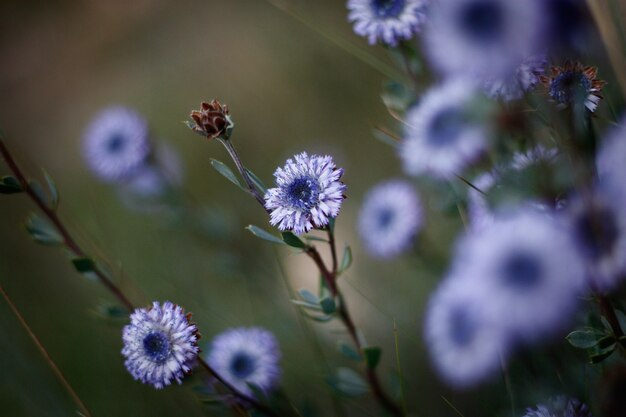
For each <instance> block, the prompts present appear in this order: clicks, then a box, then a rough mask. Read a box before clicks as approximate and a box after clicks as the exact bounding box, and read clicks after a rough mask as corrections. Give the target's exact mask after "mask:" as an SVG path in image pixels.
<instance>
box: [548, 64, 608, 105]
mask: <svg viewBox="0 0 626 417" xmlns="http://www.w3.org/2000/svg"><path fill="white" fill-rule="evenodd" d="M597 75H598V69H597V68H594V67H585V66H583V65H582V64H581V63H580V62H571V61H567V62H566V63H565V64H564V65H563V66H562V67H559V66H553V67H551V68H550V73H549V75H543V76H541V82H542V83H543V84H544V86H545V88H546V89H547V92H548V95H549V96H550V97H551V98H552V99H553V100H554V101H556V102H557V104H558V106H559V107H560V108H565V107H568V106H576V105H577V104H578V105H583V104H584V106H585V107H586V108H587V109H588V110H589V111H590V112H594V111H595V110H596V108H597V107H598V103H599V102H600V99H601V98H602V96H601V95H600V90H602V87H604V85H605V84H606V82H605V81H602V80H599V79H596V77H597Z"/></svg>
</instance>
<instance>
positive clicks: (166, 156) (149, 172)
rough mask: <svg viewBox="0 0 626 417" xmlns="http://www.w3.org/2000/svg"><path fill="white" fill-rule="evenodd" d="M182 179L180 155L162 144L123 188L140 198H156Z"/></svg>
mask: <svg viewBox="0 0 626 417" xmlns="http://www.w3.org/2000/svg"><path fill="white" fill-rule="evenodd" d="M182 179H183V167H182V162H181V160H180V156H179V155H178V153H177V152H176V151H175V150H174V149H173V148H172V147H171V146H169V145H166V144H162V145H160V146H158V147H157V148H156V151H155V152H154V153H153V155H152V157H151V158H150V159H149V160H147V161H146V163H145V164H144V165H143V166H142V167H140V168H139V169H138V170H137V172H136V173H135V174H134V175H133V176H132V177H130V178H129V179H128V181H127V182H126V183H125V184H123V185H124V186H123V190H124V191H125V192H129V193H131V194H133V195H135V196H138V197H141V198H157V197H161V196H163V195H164V194H165V193H166V192H167V191H168V189H170V188H172V187H174V186H177V185H180V183H181V182H182Z"/></svg>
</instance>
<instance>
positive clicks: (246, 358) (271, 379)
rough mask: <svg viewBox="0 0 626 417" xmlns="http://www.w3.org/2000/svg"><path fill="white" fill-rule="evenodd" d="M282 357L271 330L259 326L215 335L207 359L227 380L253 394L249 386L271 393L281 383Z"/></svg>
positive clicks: (245, 392)
mask: <svg viewBox="0 0 626 417" xmlns="http://www.w3.org/2000/svg"><path fill="white" fill-rule="evenodd" d="M280 356H281V354H280V349H279V346H278V342H277V341H276V338H275V337H274V335H273V334H272V333H271V332H269V331H267V330H265V329H262V328H259V327H250V328H246V327H239V328H235V329H230V330H227V331H225V332H223V333H221V334H219V335H218V336H216V337H215V338H214V339H213V342H212V343H211V348H210V351H209V352H208V355H207V358H206V359H207V362H208V363H209V365H211V367H212V368H213V369H214V370H215V371H216V372H217V373H218V374H219V375H220V376H221V377H222V378H224V379H225V380H226V381H227V382H228V383H230V384H231V385H233V386H234V387H235V388H236V389H237V390H239V391H241V392H242V393H244V394H246V395H248V396H249V397H253V396H254V393H253V391H252V389H250V386H249V385H253V386H255V387H257V388H258V389H260V390H261V391H263V392H264V393H268V392H269V391H271V390H272V389H274V388H275V387H276V385H277V384H278V380H279V378H280V366H279V361H280Z"/></svg>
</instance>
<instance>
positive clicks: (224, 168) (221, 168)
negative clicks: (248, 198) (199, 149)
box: [211, 158, 248, 192]
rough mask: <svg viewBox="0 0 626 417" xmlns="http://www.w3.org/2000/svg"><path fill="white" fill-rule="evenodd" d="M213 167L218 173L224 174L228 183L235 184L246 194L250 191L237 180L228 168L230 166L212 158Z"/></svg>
mask: <svg viewBox="0 0 626 417" xmlns="http://www.w3.org/2000/svg"><path fill="white" fill-rule="evenodd" d="M211 165H212V166H213V168H215V170H216V171H217V172H219V173H220V174H222V176H224V177H225V178H226V179H227V180H228V181H230V182H232V183H233V184H235V185H236V186H237V187H239V188H241V189H242V190H244V191H246V192H247V191H248V190H246V189H245V188H244V187H243V186H242V185H241V183H240V182H239V180H238V179H237V176H236V175H235V174H234V173H233V171H232V170H231V169H230V168H229V167H228V165H226V164H225V163H223V162H220V161H218V160H217V159H213V158H211Z"/></svg>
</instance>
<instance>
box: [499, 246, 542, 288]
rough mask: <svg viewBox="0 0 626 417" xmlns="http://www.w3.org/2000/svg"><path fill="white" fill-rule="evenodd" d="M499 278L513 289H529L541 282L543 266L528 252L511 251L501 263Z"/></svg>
mask: <svg viewBox="0 0 626 417" xmlns="http://www.w3.org/2000/svg"><path fill="white" fill-rule="evenodd" d="M501 278H502V280H503V281H504V283H505V284H507V285H510V286H511V287H513V288H514V289H515V290H529V289H532V288H533V287H536V286H537V285H538V284H539V283H540V282H541V280H542V278H543V267H542V265H541V263H540V262H539V259H537V256H535V255H533V254H531V253H529V252H517V253H513V254H511V255H510V256H509V257H508V258H507V259H506V260H505V262H504V263H503V264H502V269H501Z"/></svg>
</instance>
